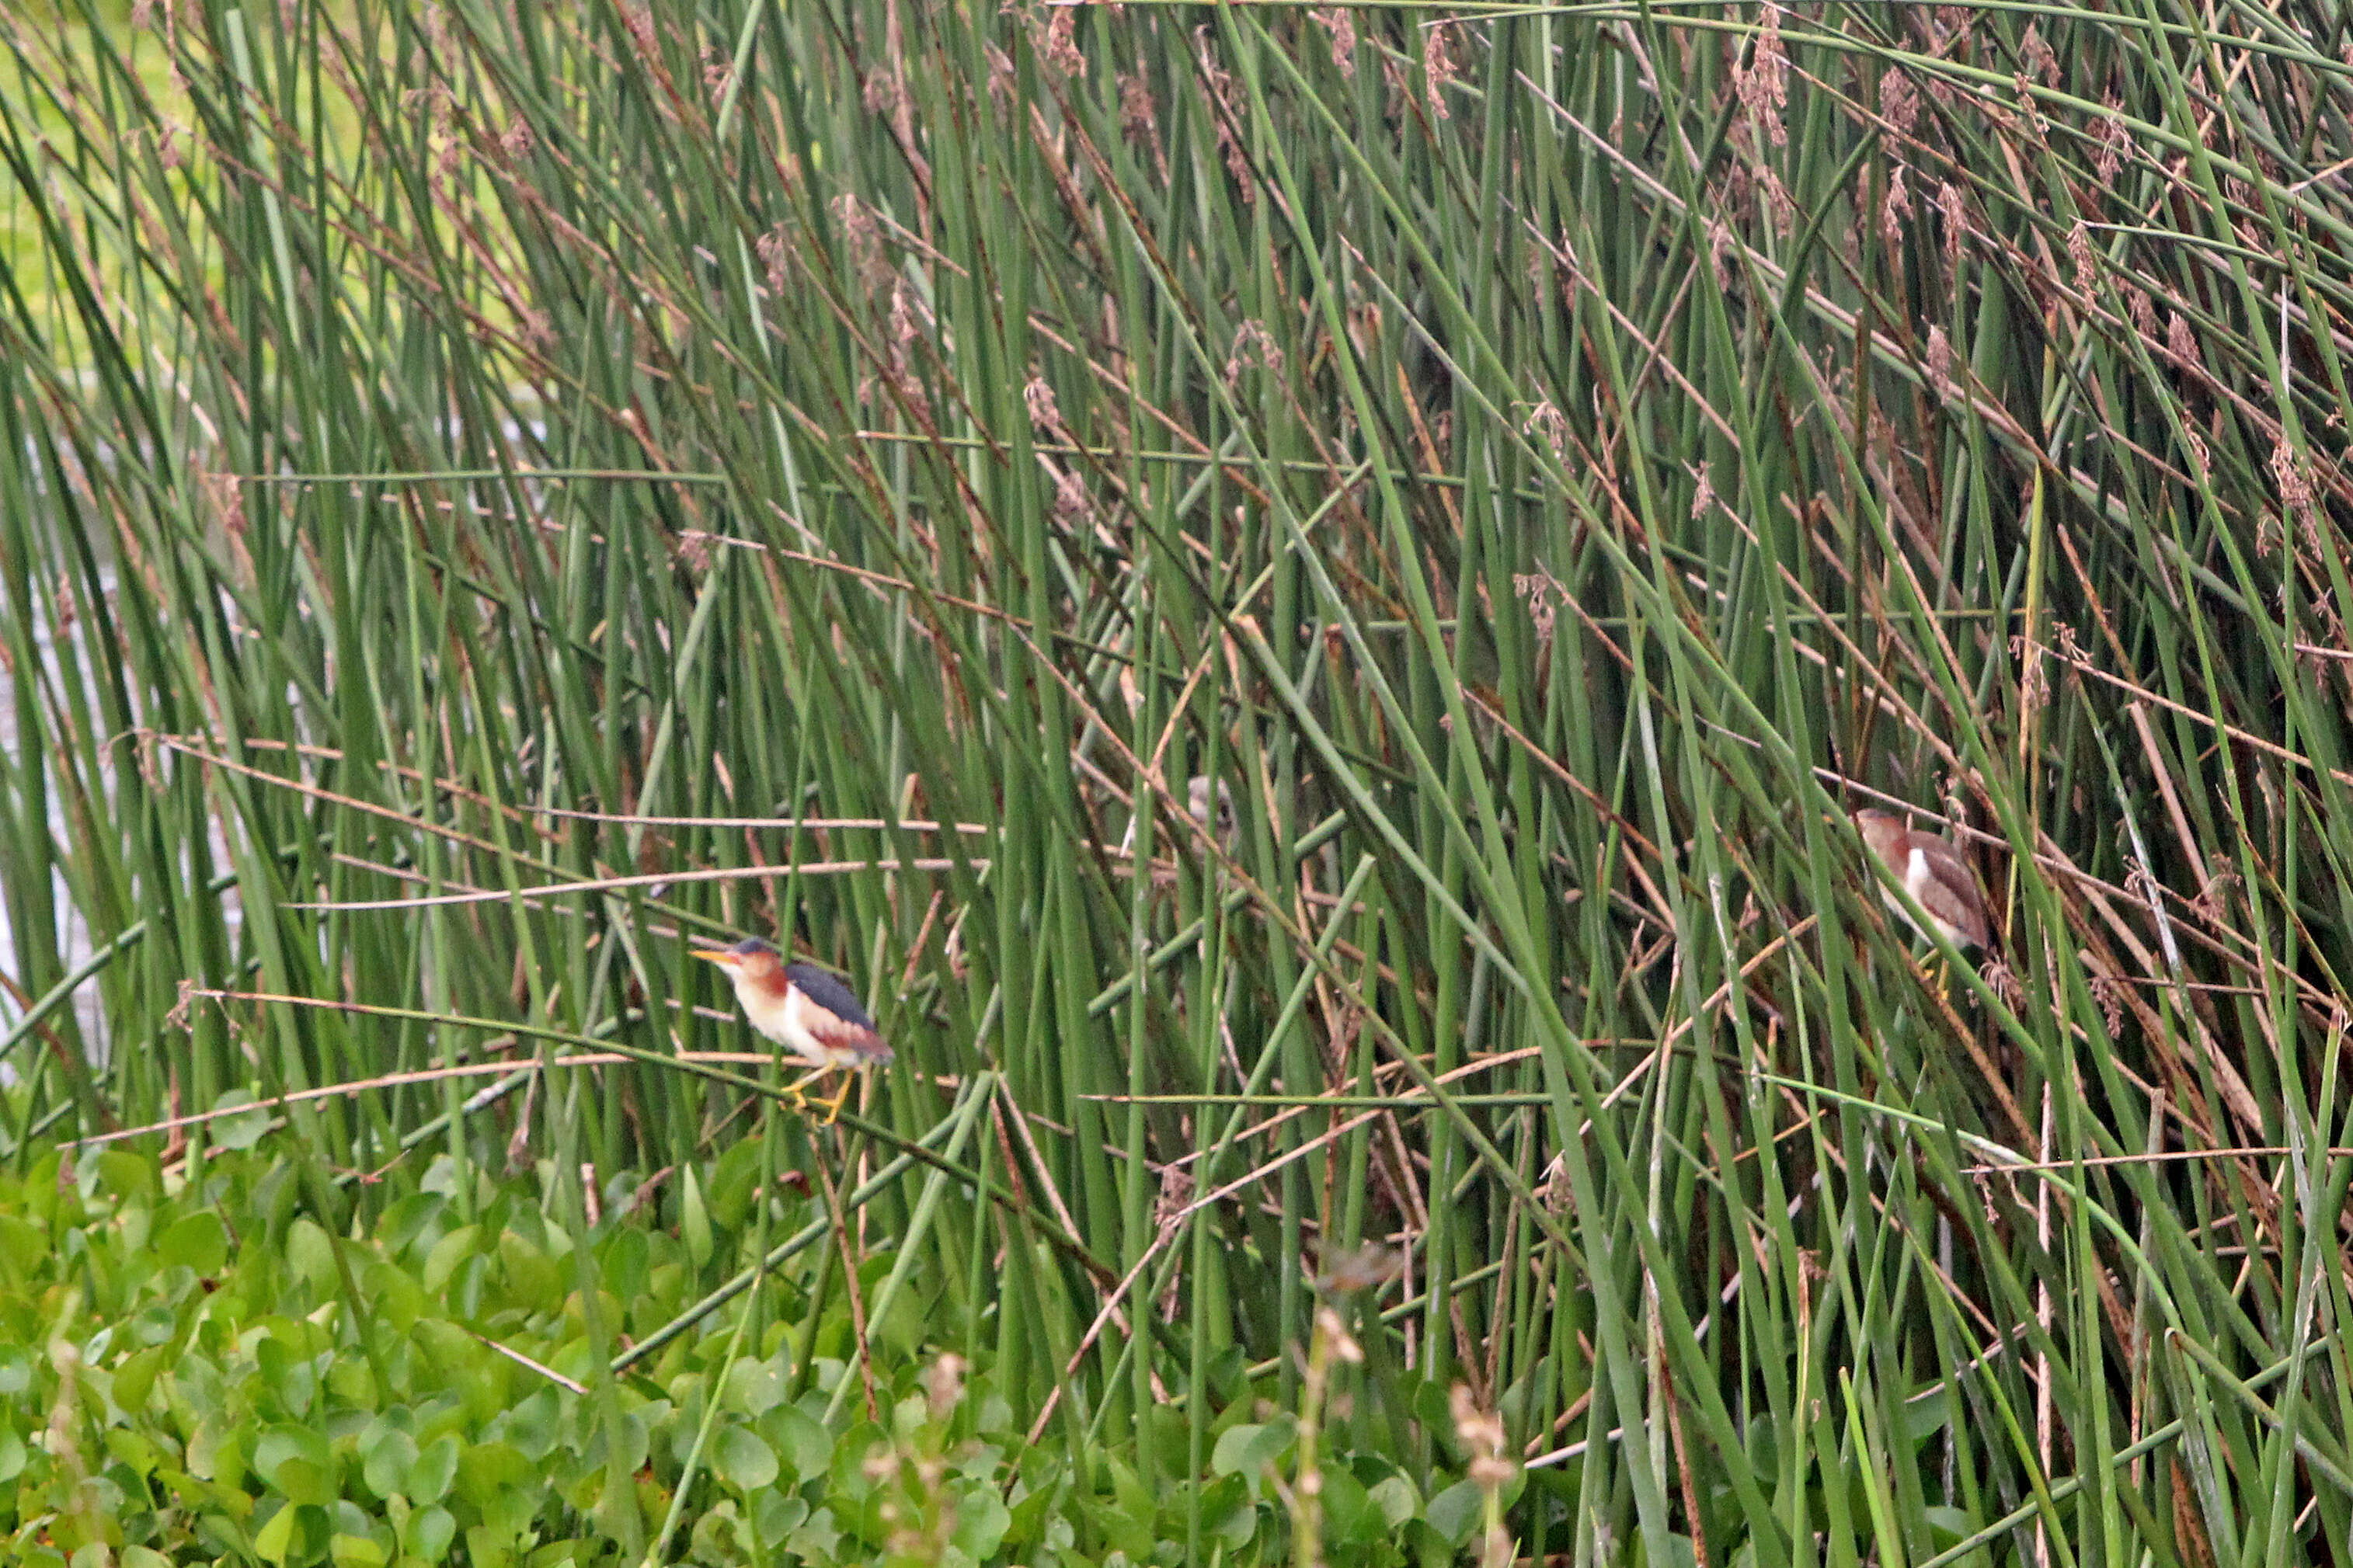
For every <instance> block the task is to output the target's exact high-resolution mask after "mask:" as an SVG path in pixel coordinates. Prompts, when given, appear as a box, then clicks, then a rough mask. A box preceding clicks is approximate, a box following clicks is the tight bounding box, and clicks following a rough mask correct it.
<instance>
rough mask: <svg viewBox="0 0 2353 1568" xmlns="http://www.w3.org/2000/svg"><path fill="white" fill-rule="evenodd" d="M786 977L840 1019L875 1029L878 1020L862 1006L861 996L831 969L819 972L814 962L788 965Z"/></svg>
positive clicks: (862, 1027) (808, 996) (863, 1027)
mask: <svg viewBox="0 0 2353 1568" xmlns="http://www.w3.org/2000/svg"><path fill="white" fill-rule="evenodd" d="M785 978H786V979H787V980H789V981H791V982H792V983H793V984H794V985H795V986H796V987H797V989H798V990H799V991H800V994H802V995H804V996H806V997H807V998H808V999H809V1000H810V1001H812V1002H814V1003H816V1004H817V1005H818V1006H820V1007H822V1008H824V1009H825V1010H826V1011H827V1012H828V1013H830V1014H832V1015H833V1016H835V1017H837V1018H839V1019H840V1020H841V1021H842V1022H843V1023H845V1024H855V1025H857V1026H859V1027H860V1028H861V1029H871V1028H872V1027H874V1020H873V1019H872V1018H871V1016H868V1014H867V1011H866V1009H865V1008H864V1007H862V1006H860V1005H859V1001H858V993H857V992H855V991H852V990H851V989H850V988H849V983H848V982H847V981H845V980H843V979H842V978H841V976H840V975H839V974H836V973H833V972H832V971H831V970H829V969H819V968H818V966H817V965H816V964H814V963H788V964H786V965H785Z"/></svg>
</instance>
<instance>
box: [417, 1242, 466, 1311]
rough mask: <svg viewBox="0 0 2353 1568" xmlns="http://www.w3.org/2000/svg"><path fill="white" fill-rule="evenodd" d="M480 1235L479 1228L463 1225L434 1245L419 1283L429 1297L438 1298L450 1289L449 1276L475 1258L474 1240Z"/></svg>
mask: <svg viewBox="0 0 2353 1568" xmlns="http://www.w3.org/2000/svg"><path fill="white" fill-rule="evenodd" d="M480 1234H481V1231H480V1226H470V1225H461V1226H459V1227H458V1228H457V1229H455V1230H453V1231H451V1232H450V1233H449V1234H448V1235H447V1236H445V1237H442V1238H441V1239H440V1240H438V1241H437V1242H435V1243H434V1244H433V1250H432V1251H431V1252H429V1253H427V1254H426V1258H425V1268H424V1270H423V1274H422V1278H420V1279H418V1281H417V1283H418V1284H420V1285H422V1286H423V1287H424V1288H425V1293H426V1295H427V1296H428V1297H431V1296H438V1295H440V1294H441V1293H442V1292H443V1291H444V1290H446V1289H448V1285H449V1276H451V1275H452V1274H455V1273H456V1272H457V1271H458V1266H459V1264H461V1263H463V1262H465V1261H466V1260H467V1259H468V1258H471V1257H473V1256H474V1239H475V1237H478V1236H480Z"/></svg>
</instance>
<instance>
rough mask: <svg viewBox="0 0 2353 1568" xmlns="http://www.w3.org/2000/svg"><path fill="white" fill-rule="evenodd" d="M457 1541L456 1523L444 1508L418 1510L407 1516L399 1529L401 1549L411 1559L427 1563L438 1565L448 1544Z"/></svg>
mask: <svg viewBox="0 0 2353 1568" xmlns="http://www.w3.org/2000/svg"><path fill="white" fill-rule="evenodd" d="M457 1539H458V1521H456V1520H454V1519H452V1518H450V1517H449V1510H448V1509H446V1508H440V1507H438V1506H437V1507H433V1508H420V1509H418V1510H417V1511H416V1512H415V1513H412V1514H410V1515H409V1516H408V1522H407V1523H406V1524H405V1525H403V1526H402V1527H401V1531H400V1545H401V1549H402V1550H403V1551H405V1552H407V1553H408V1554H409V1555H410V1556H412V1557H417V1558H421V1559H423V1560H424V1561H425V1562H427V1563H438V1562H440V1561H441V1559H442V1558H443V1557H445V1556H447V1555H448V1552H449V1543H450V1542H453V1541H455V1540H457Z"/></svg>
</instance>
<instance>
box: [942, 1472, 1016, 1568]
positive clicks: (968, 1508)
mask: <svg viewBox="0 0 2353 1568" xmlns="http://www.w3.org/2000/svg"><path fill="white" fill-rule="evenodd" d="M955 1506H956V1511H955V1537H954V1540H955V1544H956V1546H957V1547H959V1548H960V1549H961V1550H963V1551H964V1552H965V1553H966V1554H967V1555H969V1556H970V1557H971V1558H972V1560H973V1561H974V1562H976V1563H986V1562H987V1561H988V1560H989V1559H990V1558H992V1557H994V1556H996V1555H997V1547H998V1546H999V1545H1001V1544H1002V1543H1003V1542H1004V1540H1005V1535H1006V1532H1007V1531H1008V1530H1010V1529H1011V1528H1012V1527H1013V1514H1012V1511H1011V1510H1008V1508H1007V1507H1006V1506H1005V1504H1004V1503H1003V1502H1002V1501H1001V1500H999V1499H998V1498H997V1488H996V1487H994V1486H992V1485H989V1484H987V1483H983V1484H980V1485H976V1486H965V1487H959V1488H958V1489H956V1493H955Z"/></svg>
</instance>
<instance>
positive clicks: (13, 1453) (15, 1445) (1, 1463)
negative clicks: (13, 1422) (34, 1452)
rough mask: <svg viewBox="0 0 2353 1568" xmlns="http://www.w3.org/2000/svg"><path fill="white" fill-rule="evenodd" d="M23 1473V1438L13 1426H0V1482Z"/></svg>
mask: <svg viewBox="0 0 2353 1568" xmlns="http://www.w3.org/2000/svg"><path fill="white" fill-rule="evenodd" d="M24 1473H25V1439H24V1438H23V1437H21V1436H18V1435H17V1433H16V1428H15V1427H14V1426H0V1482H6V1481H13V1480H15V1479H16V1478H17V1477H18V1476H20V1475H22V1474H24Z"/></svg>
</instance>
